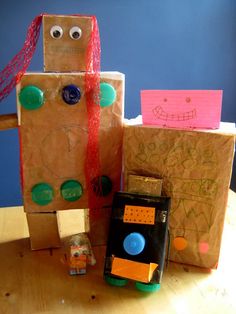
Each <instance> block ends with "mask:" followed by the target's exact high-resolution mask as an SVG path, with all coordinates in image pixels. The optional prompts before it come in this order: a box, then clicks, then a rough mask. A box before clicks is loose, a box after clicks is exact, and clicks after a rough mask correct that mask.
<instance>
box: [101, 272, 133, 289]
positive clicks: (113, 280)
mask: <svg viewBox="0 0 236 314" xmlns="http://www.w3.org/2000/svg"><path fill="white" fill-rule="evenodd" d="M104 279H105V281H106V282H107V283H109V284H110V285H112V286H116V287H124V286H125V285H126V284H127V283H128V279H123V278H117V277H113V276H108V275H106V276H104Z"/></svg>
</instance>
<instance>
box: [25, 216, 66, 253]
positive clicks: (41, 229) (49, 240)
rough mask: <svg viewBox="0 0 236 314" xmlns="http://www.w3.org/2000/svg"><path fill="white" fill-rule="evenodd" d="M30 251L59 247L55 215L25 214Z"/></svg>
mask: <svg viewBox="0 0 236 314" xmlns="http://www.w3.org/2000/svg"><path fill="white" fill-rule="evenodd" d="M26 216H27V221H28V227H29V234H30V243H31V249H32V250H40V249H47V248H55V247H60V246H61V241H60V236H59V231H58V225H57V215H56V213H33V214H32V213H27V214H26Z"/></svg>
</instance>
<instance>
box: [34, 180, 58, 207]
mask: <svg viewBox="0 0 236 314" xmlns="http://www.w3.org/2000/svg"><path fill="white" fill-rule="evenodd" d="M31 197H32V200H33V201H34V202H35V203H36V204H38V205H42V206H43V205H47V204H49V203H50V202H51V201H52V200H53V197H54V192H53V188H52V187H51V185H49V184H47V183H38V184H36V185H35V186H34V187H33V188H32V190H31Z"/></svg>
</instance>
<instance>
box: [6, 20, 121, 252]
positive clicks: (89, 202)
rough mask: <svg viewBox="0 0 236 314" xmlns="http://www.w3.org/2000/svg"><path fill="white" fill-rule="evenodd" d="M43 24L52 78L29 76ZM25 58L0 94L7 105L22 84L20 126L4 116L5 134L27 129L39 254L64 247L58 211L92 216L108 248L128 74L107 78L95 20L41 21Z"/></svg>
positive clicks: (26, 177)
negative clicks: (85, 212) (85, 211)
mask: <svg viewBox="0 0 236 314" xmlns="http://www.w3.org/2000/svg"><path fill="white" fill-rule="evenodd" d="M41 23H42V24H43V48H44V72H34V73H33V72H31V73H24V72H25V69H26V68H27V66H28V63H29V59H30V58H31V57H32V55H33V52H34V49H35V46H36V42H37V38H38V35H39V29H40V24H41ZM20 53H21V54H20V56H21V59H22V58H23V60H24V61H23V63H22V62H21V61H19V59H20V58H19V56H18V58H16V59H17V60H18V61H17V62H18V63H17V65H19V63H20V65H21V67H18V68H17V73H12V75H13V78H12V80H9V77H8V73H9V70H10V71H13V70H12V68H13V65H14V62H11V63H10V64H9V65H8V66H7V67H6V69H4V70H5V72H4V71H3V72H2V73H3V74H4V75H5V81H7V79H8V83H7V84H6V86H3V87H2V85H3V84H1V92H0V97H1V99H2V98H4V97H6V96H7V94H8V93H9V90H10V89H12V86H14V83H17V86H16V89H17V121H16V115H6V116H3V117H1V128H2V129H6V128H10V127H18V128H19V134H20V150H21V152H20V156H21V179H22V192H23V201H24V210H25V212H26V214H27V221H28V226H29V232H30V239H31V247H32V249H43V248H48V247H58V246H60V236H59V230H58V223H57V212H58V211H61V210H67V209H89V211H90V214H89V219H90V222H89V223H88V222H87V223H86V226H88V227H87V229H89V231H90V235H91V239H92V244H105V242H106V239H105V238H106V230H107V228H108V221H109V213H110V207H111V203H112V197H113V192H114V191H116V190H119V185H120V174H121V150H122V131H123V111H124V109H123V99H124V75H123V74H121V73H118V72H100V40H99V31H98V25H97V21H96V18H95V17H94V16H78V15H71V16H64V15H41V16H39V17H37V18H36V19H35V20H34V21H33V22H32V24H31V26H30V27H29V30H28V34H27V39H26V41H25V45H24V47H23V49H22V50H21V52H20ZM7 68H9V69H8V71H7ZM3 74H2V78H4V75H3ZM2 81H3V79H2ZM1 83H2V82H1ZM87 231H88V230H87Z"/></svg>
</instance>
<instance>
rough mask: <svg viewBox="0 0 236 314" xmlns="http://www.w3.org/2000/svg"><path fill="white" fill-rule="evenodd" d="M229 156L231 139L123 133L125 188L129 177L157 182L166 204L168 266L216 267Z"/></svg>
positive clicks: (143, 130)
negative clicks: (173, 263)
mask: <svg viewBox="0 0 236 314" xmlns="http://www.w3.org/2000/svg"><path fill="white" fill-rule="evenodd" d="M233 154H234V136H233V135H225V134H216V133H210V132H200V131H183V130H176V129H161V128H156V127H142V126H129V127H125V130H124V172H125V173H124V181H125V186H126V187H127V184H128V177H129V175H130V174H135V175H143V176H157V177H162V178H163V194H164V195H168V196H170V197H171V198H172V204H171V212H170V234H171V251H170V259H171V260H173V261H176V262H181V263H187V264H192V265H197V266H202V267H206V268H214V267H216V265H217V262H218V258H219V252H220V244H221V237H222V231H223V224H224V216H225V210H226V205H227V197H228V189H229V184H230V178H231V171H232V161H233ZM175 239H177V240H175ZM180 242H181V243H180ZM174 245H176V246H177V247H179V250H177V249H176V247H175V246H174Z"/></svg>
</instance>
